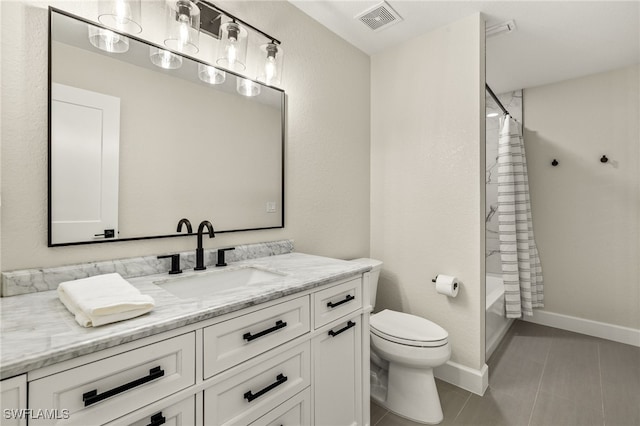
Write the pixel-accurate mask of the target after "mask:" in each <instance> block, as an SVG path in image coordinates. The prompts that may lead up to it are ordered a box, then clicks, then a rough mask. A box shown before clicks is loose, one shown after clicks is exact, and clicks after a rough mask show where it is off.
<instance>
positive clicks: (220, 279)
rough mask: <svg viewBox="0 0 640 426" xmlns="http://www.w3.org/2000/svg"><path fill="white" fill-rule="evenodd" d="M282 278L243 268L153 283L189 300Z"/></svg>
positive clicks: (265, 271)
mask: <svg viewBox="0 0 640 426" xmlns="http://www.w3.org/2000/svg"><path fill="white" fill-rule="evenodd" d="M283 276H285V275H284V274H281V273H278V272H272V271H267V270H264V269H259V268H256V267H253V266H245V267H240V268H234V269H228V270H212V271H203V272H194V273H192V274H191V275H185V276H181V277H175V278H167V279H164V280H159V281H154V284H156V285H159V286H160V287H162V288H163V289H165V290H167V291H168V292H169V293H172V294H174V295H175V296H178V297H180V298H182V299H191V298H202V297H206V296H212V295H215V294H216V293H220V292H224V291H228V290H238V289H241V288H242V287H246V286H253V285H256V284H262V283H265V282H268V281H272V280H274V279H278V278H282V277H283Z"/></svg>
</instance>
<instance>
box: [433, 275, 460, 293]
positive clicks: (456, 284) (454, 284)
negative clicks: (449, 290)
mask: <svg viewBox="0 0 640 426" xmlns="http://www.w3.org/2000/svg"><path fill="white" fill-rule="evenodd" d="M437 279H438V276H437V275H436V277H435V278H433V279H432V280H431V282H432V283H435V282H436V281H437ZM457 288H458V283H453V289H454V290H456V289H457Z"/></svg>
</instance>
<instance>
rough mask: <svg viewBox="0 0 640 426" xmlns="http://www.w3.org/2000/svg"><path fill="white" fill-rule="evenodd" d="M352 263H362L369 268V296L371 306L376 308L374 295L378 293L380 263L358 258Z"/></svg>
mask: <svg viewBox="0 0 640 426" xmlns="http://www.w3.org/2000/svg"><path fill="white" fill-rule="evenodd" d="M352 262H357V263H362V264H364V265H368V266H371V272H370V273H371V278H370V279H369V295H370V296H371V306H372V307H373V306H376V294H377V292H378V278H379V277H380V270H381V269H382V262H381V261H379V260H375V259H367V258H360V259H354V260H353V261H352Z"/></svg>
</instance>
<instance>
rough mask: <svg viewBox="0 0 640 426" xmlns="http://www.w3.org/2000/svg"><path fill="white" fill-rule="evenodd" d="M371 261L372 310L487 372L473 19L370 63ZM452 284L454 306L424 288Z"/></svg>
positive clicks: (480, 26)
mask: <svg viewBox="0 0 640 426" xmlns="http://www.w3.org/2000/svg"><path fill="white" fill-rule="evenodd" d="M371 87H372V89H371V105H372V107H371V256H372V257H374V258H377V259H380V260H382V261H383V262H384V265H383V269H382V274H381V278H380V285H379V290H378V300H377V306H376V310H380V309H384V308H390V309H395V310H401V311H403V312H409V313H412V314H416V315H420V316H423V317H425V318H428V319H430V320H432V321H434V322H436V323H437V324H440V325H441V326H442V327H444V328H445V329H446V330H447V331H448V332H449V341H450V342H451V344H452V351H453V353H452V358H451V359H452V361H454V362H457V363H460V364H463V365H465V366H467V367H470V368H472V369H476V370H478V369H480V368H481V367H482V366H483V364H484V305H485V303H484V288H483V286H484V191H485V188H484V186H485V185H484V173H485V171H484V161H485V159H484V157H485V153H484V149H485V143H484V125H485V119H484V97H485V95H484V22H483V20H482V18H481V16H480V15H479V14H475V15H473V16H470V17H468V18H466V19H463V20H461V21H458V22H455V23H452V24H450V25H448V26H446V27H443V28H441V29H438V30H436V31H433V32H430V33H428V34H425V35H423V36H420V37H418V38H415V39H413V40H410V41H408V42H405V43H403V44H401V45H399V46H397V47H394V48H390V49H387V50H385V51H383V52H382V53H379V54H376V55H374V56H372V58H371ZM437 274H449V275H456V276H457V277H458V278H459V279H460V280H461V281H462V287H461V290H460V293H459V294H458V297H457V298H455V299H450V298H447V297H446V296H443V295H440V294H437V293H436V292H435V288H434V285H433V284H432V282H431V279H432V278H433V277H435V276H436V275H437Z"/></svg>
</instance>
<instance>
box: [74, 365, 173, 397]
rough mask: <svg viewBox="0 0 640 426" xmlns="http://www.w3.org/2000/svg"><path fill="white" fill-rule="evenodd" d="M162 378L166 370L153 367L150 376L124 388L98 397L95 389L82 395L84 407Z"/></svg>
mask: <svg viewBox="0 0 640 426" xmlns="http://www.w3.org/2000/svg"><path fill="white" fill-rule="evenodd" d="M162 376H164V370H163V369H161V368H160V367H153V368H152V369H151V370H149V375H148V376H145V377H141V378H139V379H136V380H134V381H132V382H129V383H125V384H124V385H122V386H118V387H117V388H113V389H111V390H108V391H106V392H103V393H101V394H100V395H98V390H97V389H94V390H92V391H89V392H87V393H84V394H82V400H83V401H84V406H85V407H88V406H89V405H91V404H95V403H96V402H100V401H102V400H103V399H107V398H109V397H112V396H114V395H117V394H119V393H122V392H125V391H128V390H129V389H133V388H135V387H136V386H140V385H143V384H145V383H147V382H150V381H152V380H154V379H157V378H158V377H162Z"/></svg>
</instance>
